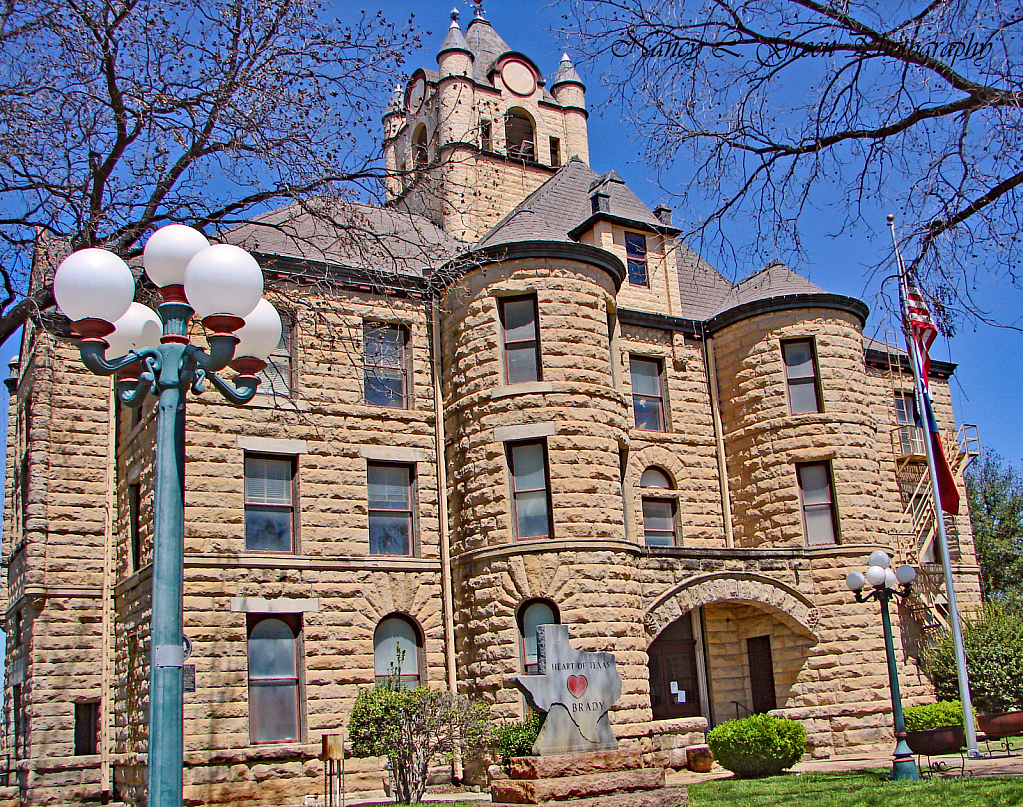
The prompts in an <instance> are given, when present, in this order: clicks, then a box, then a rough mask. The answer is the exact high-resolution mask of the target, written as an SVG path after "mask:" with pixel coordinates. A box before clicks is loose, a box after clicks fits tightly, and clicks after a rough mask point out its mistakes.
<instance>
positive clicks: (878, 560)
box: [867, 549, 892, 569]
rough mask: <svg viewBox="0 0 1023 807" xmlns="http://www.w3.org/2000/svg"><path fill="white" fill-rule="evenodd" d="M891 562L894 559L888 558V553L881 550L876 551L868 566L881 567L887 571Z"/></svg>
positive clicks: (868, 561)
mask: <svg viewBox="0 0 1023 807" xmlns="http://www.w3.org/2000/svg"><path fill="white" fill-rule="evenodd" d="M891 562H892V559H891V558H890V557H888V553H887V552H885V551H883V550H881V549H875V550H874V551H873V552H871V553H870V557H869V558H867V565H868V566H880V567H881V568H882V569H887V568H888V566H889V565H890V564H891Z"/></svg>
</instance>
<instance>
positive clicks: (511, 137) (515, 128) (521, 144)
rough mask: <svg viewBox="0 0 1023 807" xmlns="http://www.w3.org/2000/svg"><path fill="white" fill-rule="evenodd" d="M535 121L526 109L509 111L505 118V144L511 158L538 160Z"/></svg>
mask: <svg viewBox="0 0 1023 807" xmlns="http://www.w3.org/2000/svg"><path fill="white" fill-rule="evenodd" d="M535 142H536V139H535V136H534V134H533V120H532V118H530V117H529V115H528V113H527V112H526V111H525V110H524V109H518V108H515V109H509V110H508V113H507V114H506V115H505V118H504V144H505V148H506V149H507V150H508V156H509V157H518V158H520V159H523V160H535V159H536V146H535Z"/></svg>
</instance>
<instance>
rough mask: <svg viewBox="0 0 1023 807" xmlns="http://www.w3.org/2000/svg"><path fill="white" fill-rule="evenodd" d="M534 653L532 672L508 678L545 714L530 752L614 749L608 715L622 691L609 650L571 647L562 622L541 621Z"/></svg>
mask: <svg viewBox="0 0 1023 807" xmlns="http://www.w3.org/2000/svg"><path fill="white" fill-rule="evenodd" d="M536 651H537V668H538V673H537V675H518V676H515V677H514V678H513V679H512V681H513V682H514V683H515V685H516V686H518V687H519V689H521V690H522V691H523V692H524V693H525V695H526V699H527V700H528V701H529V705H530V706H531V707H532V708H534V709H536V710H538V711H541V712H546V713H547V719H546V720H544V723H543V728H542V729H540V734H539V736H538V737H537V738H536V743H535V744H534V745H533V753H534V754H536V755H538V756H549V755H551V754H574V753H578V752H580V751H615V750H617V749H618V741H617V740H616V739H615V736H614V733H613V732H612V731H611V722H610V720H608V716H607V715H608V712H609V711H610V709H611V707H612V706H613V705H614V702H615V701H616V700H618V698H619V697H620V696H621V694H622V679H621V677H620V676H619V675H618V667H617V665H616V664H615V657H614V654H613V653H603V652H596V653H594V652H589V651H585V650H576V649H574V648H573V647H571V646H570V645H569V644H568V627H567V626H565V625H540V626H539V627H538V628H537V629H536Z"/></svg>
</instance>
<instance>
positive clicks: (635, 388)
mask: <svg viewBox="0 0 1023 807" xmlns="http://www.w3.org/2000/svg"><path fill="white" fill-rule="evenodd" d="M629 367H630V370H631V373H632V411H633V414H634V415H635V421H636V428H637V429H643V430H644V431H650V432H663V431H664V430H665V428H664V426H665V422H666V419H665V417H664V385H663V384H662V383H661V370H662V367H663V365H662V364H661V361H660V359H644V358H641V357H639V356H630V357H629Z"/></svg>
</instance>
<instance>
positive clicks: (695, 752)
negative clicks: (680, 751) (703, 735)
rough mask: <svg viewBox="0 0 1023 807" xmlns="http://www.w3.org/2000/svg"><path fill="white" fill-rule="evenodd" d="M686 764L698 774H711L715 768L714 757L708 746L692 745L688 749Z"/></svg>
mask: <svg viewBox="0 0 1023 807" xmlns="http://www.w3.org/2000/svg"><path fill="white" fill-rule="evenodd" d="M686 764H687V766H688V768H689V770H691V771H695V772H696V773H709V772H710V769H711V768H712V767H714V755H713V754H712V753H711V751H710V746H708V745H691V746H689V747H688V748H687V749H686Z"/></svg>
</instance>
